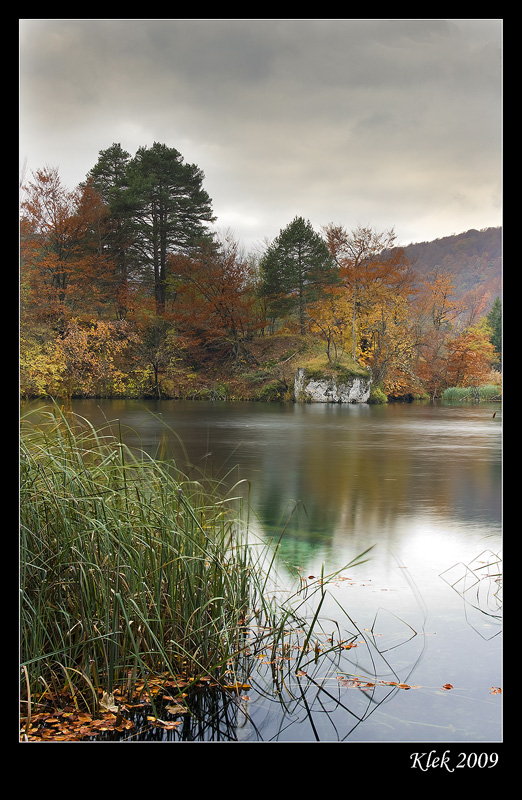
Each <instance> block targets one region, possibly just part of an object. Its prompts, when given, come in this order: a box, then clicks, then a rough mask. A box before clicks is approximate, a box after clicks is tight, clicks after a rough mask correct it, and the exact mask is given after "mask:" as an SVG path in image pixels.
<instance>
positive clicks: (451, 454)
mask: <svg viewBox="0 0 522 800" xmlns="http://www.w3.org/2000/svg"><path fill="white" fill-rule="evenodd" d="M73 410H74V411H76V412H77V413H79V414H82V415H83V416H85V417H86V418H88V419H89V420H90V421H91V422H93V423H94V424H95V425H98V424H105V422H106V421H107V420H116V419H118V420H120V421H121V424H122V426H123V429H124V435H125V439H126V441H127V442H128V443H130V444H133V443H136V444H139V445H140V446H141V447H143V448H144V449H146V450H147V451H149V452H151V453H152V454H157V453H159V454H162V455H163V454H164V447H165V445H166V446H167V447H168V451H169V454H170V455H171V456H173V457H175V458H176V460H177V462H178V465H179V466H180V468H182V469H183V470H185V471H186V470H190V469H193V474H196V470H197V469H204V471H205V472H206V473H207V474H208V473H211V474H212V475H214V476H215V477H217V478H223V479H224V480H225V482H226V483H227V485H230V486H232V485H233V484H234V483H235V482H236V481H244V482H245V483H244V484H241V489H236V491H241V492H243V493H246V487H247V486H248V487H249V492H250V493H249V497H250V503H251V506H252V508H253V512H254V514H255V520H254V527H255V528H256V529H257V530H259V531H260V532H262V534H263V535H264V536H273V535H279V533H280V531H281V529H282V527H283V526H284V525H285V524H286V531H285V535H284V537H283V540H282V545H281V548H280V551H279V553H280V563H279V569H280V571H281V572H282V574H283V575H284V574H285V573H286V571H287V570H288V572H289V573H290V572H291V571H292V570H293V569H294V568H295V567H298V568H299V569H300V570H301V571H302V574H303V575H304V576H308V575H317V574H319V571H320V569H321V567H322V565H324V568H325V571H326V572H329V571H334V570H337V569H340V568H342V567H343V566H344V565H346V564H348V563H349V562H350V561H351V560H352V559H353V558H355V557H356V556H357V555H358V554H359V553H361V552H363V551H364V550H366V549H367V548H368V547H373V549H372V551H371V553H370V554H369V560H368V561H367V562H366V563H365V564H363V565H361V566H358V567H356V568H349V569H345V570H343V571H342V572H341V577H342V580H339V581H336V582H335V584H334V585H333V586H332V588H331V592H330V596H329V599H328V601H327V603H326V605H325V607H324V609H323V610H324V613H325V615H326V617H328V618H331V620H332V626H331V629H332V630H334V627H335V625H336V622H338V623H339V624H340V625H342V626H343V628H345V629H348V630H350V625H353V628H354V629H356V630H357V631H361V632H365V633H364V635H365V636H366V637H368V638H369V639H370V640H371V641H369V642H366V643H363V642H362V641H361V644H360V645H358V647H357V648H355V649H353V650H350V651H349V654H350V659H349V660H347V661H344V662H343V663H342V664H341V665H340V667H339V665H338V666H337V667H336V668H333V670H332V673H331V674H330V675H328V676H326V677H325V678H324V683H323V690H321V691H318V690H317V687H316V688H315V689H314V686H313V684H306V686H305V685H304V684H303V682H302V681H296V685H295V686H294V687H289V692H290V699H289V701H288V702H289V704H288V708H287V712H286V713H284V714H282V713H281V707H280V704H279V703H278V702H277V701H274V698H272V697H271V696H270V693H269V692H266V691H265V690H264V685H263V679H262V675H261V676H260V678H259V682H258V683H257V684H256V685H255V686H254V687H253V689H252V691H251V692H250V695H249V696H250V699H249V700H248V715H249V716H248V720H246V719H243V716H242V715H241V714H240V716H241V718H242V719H241V720H240V724H239V725H238V727H237V729H235V730H234V734H233V735H234V736H235V737H236V738H237V739H239V740H242V741H260V740H262V741H317V740H320V741H370V742H377V741H380V742H395V741H405V742H467V743H469V742H499V741H501V739H502V727H501V695H500V694H495V693H492V692H491V689H492V687H501V686H502V671H501V670H502V665H501V636H500V635H499V634H500V609H501V601H500V592H499V589H500V591H501V587H500V585H499V581H498V580H497V578H496V576H497V574H498V572H499V568H500V567H501V565H500V567H499V563H498V558H499V557H500V548H501V421H502V413H501V409H500V408H499V406H498V404H492V405H490V404H484V403H483V404H479V405H467V406H461V405H459V406H448V405H434V404H420V403H419V404H415V403H414V404H404V405H402V404H397V405H392V404H390V405H386V406H369V405H347V406H340V405H323V404H314V405H301V404H281V405H278V404H275V405H273V404H261V403H230V404H227V403H204V402H201V403H200V402H197V403H191V402H178V401H161V402H140V401H94V400H85V401H76V402H75V403H73ZM493 412H496V414H495V416H493ZM181 443H182V445H183V446H181ZM191 464H194V465H196V467H193V468H191V466H190V465H191ZM488 562H491V563H492V566H491V567H489V568H488V567H487V566H486V565H487V563H488ZM372 643H373V646H374V647H373V649H372ZM352 653H355V654H356V657H355V656H353V655H352ZM347 674H352V675H362V676H372V675H373V676H374V678H375V677H376V676H377V678H378V680H379V681H385V680H396V677H397V676H398V677H399V678H400V681H399V682H402V683H404V684H407V685H409V686H412V687H413V688H412V689H410V690H404V689H397V688H390V687H389V686H388V687H386V688H384V687H382V686H381V687H380V688H379V689H378V690H376V691H375V692H373V693H372V694H371V695H370V694H369V693H368V691H361V690H360V689H356V688H353V686H351V685H347V684H346V680H345V682H344V684H343V682H342V680H339V678H343V676H344V677H346V675H347ZM323 677H324V676H323ZM305 683H306V682H305ZM447 684H451V685H452V686H453V688H452V689H450V690H447V689H443V688H442V687H443V686H445V685H447Z"/></svg>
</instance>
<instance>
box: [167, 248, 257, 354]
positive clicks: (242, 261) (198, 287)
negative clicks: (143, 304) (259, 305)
mask: <svg viewBox="0 0 522 800" xmlns="http://www.w3.org/2000/svg"><path fill="white" fill-rule="evenodd" d="M169 271H170V272H171V274H172V275H173V286H174V288H175V291H176V301H175V304H174V318H175V320H176V325H177V328H178V331H179V333H180V335H182V336H183V337H185V340H186V341H190V342H191V344H192V346H193V347H199V346H201V347H202V348H203V349H205V350H206V351H207V352H210V351H214V352H216V353H219V352H221V353H228V354H229V355H231V356H232V357H233V359H234V360H236V361H237V360H238V359H239V358H240V356H242V355H246V351H245V349H244V347H243V345H244V343H245V341H246V340H247V339H249V338H251V336H252V335H253V333H254V330H255V329H256V328H257V327H258V325H259V324H262V323H260V322H259V320H258V318H257V316H256V312H255V304H256V297H255V294H254V291H253V284H252V280H253V274H252V269H251V263H250V262H249V260H248V259H247V258H246V257H245V255H244V253H243V252H242V250H241V248H240V246H239V244H238V242H237V241H236V240H235V239H234V237H233V236H232V234H231V233H230V232H226V233H225V234H223V235H221V236H220V237H216V238H215V239H214V240H213V241H210V240H207V241H204V242H203V243H202V244H201V246H200V248H199V250H198V251H197V252H195V253H193V255H192V256H187V255H184V254H177V255H172V256H171V257H170V259H169Z"/></svg>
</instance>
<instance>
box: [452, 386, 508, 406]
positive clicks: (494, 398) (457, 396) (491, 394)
mask: <svg viewBox="0 0 522 800" xmlns="http://www.w3.org/2000/svg"><path fill="white" fill-rule="evenodd" d="M442 399H443V400H444V401H446V402H447V403H464V402H475V403H478V402H481V401H483V402H486V403H487V402H490V403H491V402H500V401H501V399H502V391H501V388H500V386H497V385H496V384H485V385H483V386H450V387H448V388H447V389H445V390H444V392H443V393H442Z"/></svg>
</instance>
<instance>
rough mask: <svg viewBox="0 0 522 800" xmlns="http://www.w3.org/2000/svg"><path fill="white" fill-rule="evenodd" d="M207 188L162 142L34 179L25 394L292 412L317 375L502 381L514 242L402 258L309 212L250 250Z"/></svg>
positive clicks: (432, 386)
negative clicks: (504, 311) (84, 169)
mask: <svg viewBox="0 0 522 800" xmlns="http://www.w3.org/2000/svg"><path fill="white" fill-rule="evenodd" d="M204 180H205V176H204V174H203V172H202V171H201V170H200V169H199V168H198V167H197V166H196V165H194V164H187V163H186V162H185V161H184V159H183V156H182V155H181V154H180V153H179V152H178V151H177V150H175V149H174V148H170V147H167V146H166V145H164V144H160V143H157V142H155V143H154V144H153V145H152V146H151V147H141V148H139V150H138V151H137V153H136V154H135V155H134V156H132V155H131V154H130V153H127V152H125V151H124V150H123V149H122V148H121V146H120V145H119V144H113V145H112V146H111V147H110V148H108V149H107V150H102V151H100V153H99V159H98V161H97V163H96V164H95V165H93V167H92V169H91V170H90V171H89V173H88V175H86V178H85V181H84V182H82V183H81V184H80V185H79V186H78V187H75V188H73V189H70V188H68V187H66V186H64V185H63V183H62V181H61V178H60V175H59V171H58V169H57V168H54V167H45V168H43V169H39V170H36V171H35V172H34V173H33V174H32V175H31V176H29V177H28V178H27V179H26V180H25V181H24V182H23V186H22V201H21V204H20V208H21V221H20V241H21V253H20V290H21V301H20V307H21V344H20V361H21V371H20V375H21V380H20V388H21V393H22V396H24V397H27V398H31V397H40V396H55V397H75V396H80V397H156V398H194V399H195V398H223V399H232V398H244V399H256V400H284V399H290V398H291V397H292V386H293V376H294V374H295V371H296V369H297V367H299V366H306V365H309V366H310V367H312V368H313V369H314V370H315V371H317V370H318V369H321V370H323V371H326V372H329V373H332V372H336V371H337V372H339V371H342V372H343V374H346V371H347V370H348V372H350V373H351V374H361V371H363V372H364V374H367V372H368V370H370V371H371V374H372V376H373V386H374V392H373V395H372V398H373V399H374V400H377V399H378V398H380V399H381V400H383V399H386V398H394V397H403V396H416V395H428V396H431V397H439V396H440V394H441V392H442V391H444V389H445V388H447V387H451V386H474V387H476V386H479V385H482V384H484V383H486V382H494V383H495V384H498V383H499V382H500V364H501V348H502V342H501V301H500V270H501V252H500V236H501V232H500V229H488V230H485V231H473V230H472V231H467V232H466V233H462V234H459V235H456V236H451V237H446V238H444V239H440V240H436V241H435V242H423V243H420V244H414V245H409V246H408V247H405V248H400V247H397V246H396V235H395V233H394V231H393V228H390V229H389V230H387V231H377V230H374V229H373V228H371V227H361V226H358V227H356V228H354V229H351V230H350V229H349V228H348V227H344V226H343V225H339V224H333V223H329V224H326V225H324V226H323V227H322V228H321V229H320V230H314V228H313V226H312V225H311V223H310V222H309V221H308V220H305V219H303V218H302V217H299V216H297V217H295V218H294V219H293V220H281V230H280V233H279V235H278V236H276V237H275V238H274V240H273V241H271V242H268V243H267V244H266V247H265V251H264V252H262V253H259V252H255V253H247V252H244V251H243V249H242V248H241V247H240V245H239V243H238V241H237V239H236V237H235V235H234V232H233V231H227V232H226V233H221V234H216V233H215V229H214V228H213V227H212V225H213V223H214V222H215V220H216V218H215V215H214V212H213V208H212V200H211V198H210V197H209V195H208V194H207V192H206V191H205V188H204Z"/></svg>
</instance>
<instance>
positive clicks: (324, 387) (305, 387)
mask: <svg viewBox="0 0 522 800" xmlns="http://www.w3.org/2000/svg"><path fill="white" fill-rule="evenodd" d="M371 385H372V379H371V377H370V375H368V378H357V377H354V378H353V379H351V380H350V381H348V382H346V383H341V382H338V381H337V380H336V378H334V377H331V378H322V379H320V380H318V379H312V378H307V377H306V370H305V369H303V368H302V367H299V368H298V370H297V372H296V376H295V381H294V398H295V400H296V401H301V402H305V403H367V402H368V400H369V397H370V390H371Z"/></svg>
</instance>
